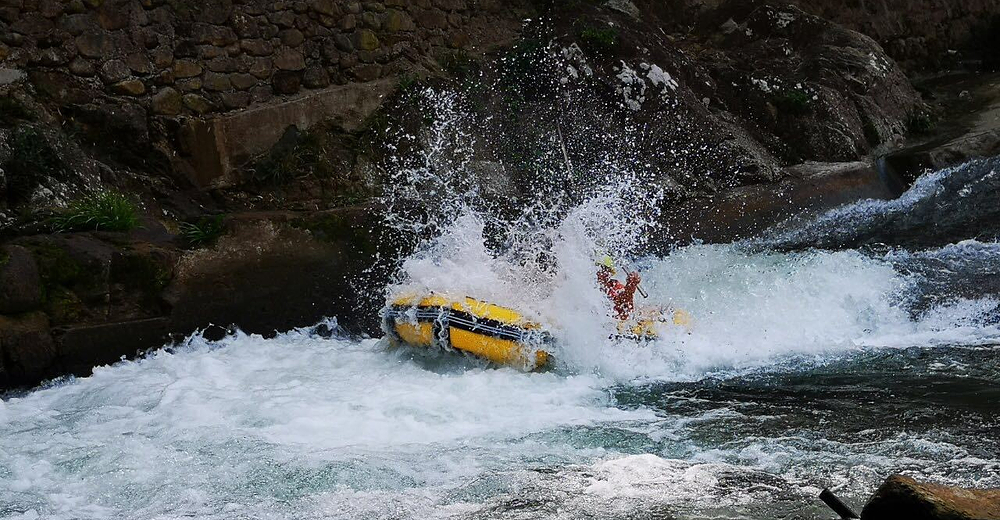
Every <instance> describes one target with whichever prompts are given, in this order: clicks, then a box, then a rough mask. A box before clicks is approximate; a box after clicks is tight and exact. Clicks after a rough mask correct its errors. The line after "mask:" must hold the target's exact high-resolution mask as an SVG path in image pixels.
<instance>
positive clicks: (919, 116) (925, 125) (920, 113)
mask: <svg viewBox="0 0 1000 520" xmlns="http://www.w3.org/2000/svg"><path fill="white" fill-rule="evenodd" d="M935 127H937V122H936V121H934V117H933V116H932V115H931V114H930V113H929V112H926V111H924V110H917V111H914V112H912V113H910V115H909V116H907V118H906V129H907V130H908V131H909V132H911V133H914V134H926V133H929V132H930V131H932V130H934V128H935Z"/></svg>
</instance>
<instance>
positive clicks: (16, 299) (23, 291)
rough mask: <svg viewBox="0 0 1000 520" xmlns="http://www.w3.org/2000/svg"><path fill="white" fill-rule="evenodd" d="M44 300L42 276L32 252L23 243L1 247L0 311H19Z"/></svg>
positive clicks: (6, 312)
mask: <svg viewBox="0 0 1000 520" xmlns="http://www.w3.org/2000/svg"><path fill="white" fill-rule="evenodd" d="M41 303H42V279H41V277H40V276H39V274H38V265H37V264H36V263H35V258H34V256H32V254H31V252H30V251H28V250H27V249H25V248H23V247H21V246H13V245H12V246H7V247H3V248H0V314H19V313H22V312H28V311H31V310H34V309H37V308H38V307H39V306H40V305H41Z"/></svg>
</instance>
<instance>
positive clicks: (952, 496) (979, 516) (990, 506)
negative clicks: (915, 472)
mask: <svg viewBox="0 0 1000 520" xmlns="http://www.w3.org/2000/svg"><path fill="white" fill-rule="evenodd" d="M861 518H862V520H883V519H885V520H888V519H896V518H906V519H908V520H1000V489H972V488H960V487H952V486H944V485H941V484H931V483H928V482H918V481H916V480H914V479H912V478H910V477H905V476H902V475H893V476H891V477H889V478H887V479H886V480H885V482H884V483H883V484H882V486H881V487H879V488H878V490H877V491H876V492H875V495H874V496H872V498H871V500H869V501H868V504H867V505H866V506H865V508H864V510H863V511H862V512H861Z"/></svg>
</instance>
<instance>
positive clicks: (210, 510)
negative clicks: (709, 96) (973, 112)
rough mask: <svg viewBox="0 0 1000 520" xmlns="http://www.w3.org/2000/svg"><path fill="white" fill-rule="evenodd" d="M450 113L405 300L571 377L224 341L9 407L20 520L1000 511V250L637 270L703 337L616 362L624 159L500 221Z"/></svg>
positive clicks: (5, 482) (631, 178)
mask: <svg viewBox="0 0 1000 520" xmlns="http://www.w3.org/2000/svg"><path fill="white" fill-rule="evenodd" d="M423 95H424V96H425V99H427V100H428V109H429V110H433V111H435V112H434V113H435V114H436V116H435V117H434V121H435V124H434V125H433V126H432V130H431V131H429V132H426V133H424V134H422V135H416V134H414V135H407V134H405V133H402V132H401V134H400V135H401V139H403V140H411V141H412V143H417V144H419V148H420V149H423V150H425V151H426V153H424V154H420V155H417V156H410V155H407V156H405V157H402V158H399V159H398V161H399V163H398V164H397V165H396V166H397V167H396V168H391V169H390V170H389V171H390V172H391V175H393V176H394V180H395V182H393V183H391V184H392V186H393V187H392V188H391V189H390V191H389V193H387V195H386V203H387V205H388V206H389V207H390V211H389V212H388V213H387V216H386V218H387V222H389V223H390V224H391V225H393V226H395V227H396V229H400V230H405V231H406V232H408V233H412V234H414V235H416V236H419V237H420V238H421V239H422V242H421V244H420V247H419V248H418V249H417V251H416V252H415V253H414V254H413V255H411V256H409V257H408V258H405V259H404V260H403V261H402V262H401V263H400V265H399V275H398V277H397V279H396V280H395V281H394V282H393V283H392V284H391V285H390V286H389V287H387V288H386V290H385V294H384V295H385V296H388V295H392V294H396V293H398V292H400V291H414V292H426V291H430V290H433V291H437V292H441V293H444V294H448V295H455V296H464V295H470V296H474V297H477V298H481V299H484V300H489V301H492V302H495V303H498V304H501V305H507V306H510V307H513V308H516V309H518V310H524V311H525V312H527V313H529V314H530V315H531V316H532V317H534V318H536V319H538V320H539V321H540V322H542V323H544V324H545V325H546V327H548V328H549V329H550V330H552V331H553V333H554V334H555V335H556V336H557V337H558V338H559V346H558V352H557V353H556V359H557V360H558V364H557V366H556V368H555V369H554V370H552V371H549V372H546V373H531V374H523V373H519V372H516V371H514V370H511V369H506V368H497V367H489V366H486V365H485V364H483V363H482V362H479V361H477V360H474V359H470V358H462V357H458V356H453V355H449V354H446V353H443V352H436V351H431V350H419V349H391V350H389V349H386V348H385V347H384V345H382V344H381V343H380V342H379V341H377V340H374V339H371V340H369V339H365V340H358V339H352V338H343V337H340V338H338V337H335V338H324V337H321V336H319V335H317V334H315V333H314V331H313V330H312V329H302V330H297V331H292V332H289V333H286V334H282V335H279V336H278V337H276V338H273V339H264V338H261V337H259V336H253V335H246V334H242V333H236V334H234V335H232V336H229V337H227V338H224V339H223V340H221V341H218V342H210V341H206V340H205V339H204V338H202V337H201V336H197V335H196V336H193V337H191V338H189V339H188V340H187V341H186V342H185V343H183V344H181V345H176V346H174V347H172V348H170V349H167V350H163V351H159V352H155V353H152V354H150V355H148V356H147V357H145V358H143V359H140V360H136V361H127V362H122V363H119V364H117V365H114V366H111V367H102V368H98V369H97V370H96V371H95V373H94V375H93V376H92V377H88V378H83V379H72V378H71V379H66V380H61V381H56V382H53V383H52V384H50V385H48V386H47V387H45V388H40V389H36V390H34V391H31V392H29V393H24V394H19V395H10V396H7V397H6V399H5V400H4V401H0V433H2V435H0V517H10V518H53V519H78V518H88V519H89V518H94V519H103V518H123V517H128V518H149V519H153V518H155V519H172V518H207V519H237V518H261V519H275V518H296V519H301V518H415V517H420V518H580V517H588V516H589V517H601V518H663V517H672V518H704V517H715V518H761V519H764V518H768V519H772V518H802V517H821V516H829V513H828V512H827V511H824V510H823V509H822V508H821V506H819V505H818V503H817V502H816V501H815V498H814V497H815V496H816V494H817V493H818V492H819V490H820V489H821V488H823V487H832V488H833V489H835V490H836V491H837V492H838V494H840V495H841V496H842V497H843V498H845V499H846V500H848V501H849V502H853V503H854V504H857V505H860V503H861V501H862V500H864V498H866V496H867V495H868V494H869V493H870V492H871V491H872V490H873V489H874V487H875V486H877V484H878V483H879V482H880V481H881V479H882V478H884V477H885V476H886V475H888V474H890V473H893V472H904V473H907V474H910V475H914V476H918V477H922V478H929V479H933V480H936V481H942V482H946V483H954V484H965V485H981V486H998V485H1000V458H998V456H997V454H998V453H1000V444H998V442H1000V441H998V440H997V439H1000V411H998V410H997V408H996V406H995V403H996V402H997V399H1000V392H998V390H997V388H1000V364H998V361H997V360H998V359H1000V357H998V356H997V347H996V345H997V344H1000V329H998V327H997V321H998V319H997V314H998V313H997V307H998V301H997V300H996V299H995V298H994V297H993V296H992V293H991V292H990V291H987V290H983V289H982V288H983V287H986V286H989V283H991V281H992V280H993V278H994V277H995V272H996V270H995V269H992V267H991V266H995V265H1000V246H998V245H997V244H994V243H991V242H975V241H964V242H959V243H956V244H947V245H944V246H941V247H936V248H933V249H926V250H912V251H911V250H906V249H901V248H883V249H871V250H863V251H862V250H855V249H845V250H841V251H820V250H805V251H793V252H774V251H769V250H760V249H759V248H749V247H746V245H745V244H744V245H741V244H730V245H712V246H709V245H694V246H689V247H684V248H680V249H677V250H675V251H672V252H671V254H669V255H668V256H666V257H664V258H642V259H639V261H638V262H637V264H638V265H639V266H640V267H641V268H642V269H641V270H642V273H643V277H644V285H645V287H646V288H647V289H648V291H649V293H650V297H649V300H647V301H643V302H642V303H648V304H651V305H674V306H677V307H680V308H684V309H686V310H688V311H689V312H690V313H691V314H692V315H693V316H694V318H695V323H694V326H693V327H692V329H691V330H690V333H689V332H688V331H685V330H679V329H670V330H667V331H665V332H664V334H663V335H662V337H661V338H660V339H659V340H658V341H655V342H645V343H635V342H631V343H630V342H628V341H611V340H609V339H608V336H609V332H610V331H613V330H614V321H613V320H612V319H611V318H609V310H610V309H609V304H608V302H607V300H606V298H605V297H604V295H603V294H602V293H601V291H600V290H599V289H598V288H597V287H596V283H595V278H594V263H593V256H594V250H595V249H596V248H603V249H606V250H609V251H611V252H612V253H613V254H614V255H616V256H619V257H627V256H628V255H629V254H630V253H633V252H634V251H638V250H641V249H642V248H641V245H642V244H643V241H645V240H648V239H649V237H650V236H651V234H652V233H655V232H656V226H655V222H656V215H657V213H656V208H657V207H658V205H659V203H660V201H659V200H658V195H657V194H656V193H653V194H652V195H648V194H645V193H644V192H643V186H644V185H645V183H644V180H643V179H644V178H643V176H642V175H641V174H637V173H633V172H632V171H631V170H630V169H629V168H628V164H629V163H628V161H627V160H624V159H621V158H620V157H617V158H616V157H615V156H613V155H608V156H605V157H603V158H601V159H600V160H599V161H596V162H594V163H592V164H580V165H574V170H573V171H570V169H569V168H564V169H553V170H550V171H548V172H547V175H550V176H551V177H552V178H553V179H555V181H554V182H552V185H555V186H558V185H559V184H560V183H564V184H567V185H568V184H572V187H573V189H572V190H571V191H572V194H571V195H565V196H559V195H558V194H556V191H552V192H551V193H552V196H551V197H546V198H530V197H528V198H524V199H521V198H516V197H515V198H512V199H508V200H506V201H499V202H498V200H497V199H496V198H491V197H490V196H488V195H487V194H484V193H481V192H479V191H477V190H479V189H480V187H479V185H478V184H477V183H476V181H475V179H474V177H473V174H474V172H475V171H477V170H476V168H477V167H478V166H477V164H476V163H477V161H476V159H475V157H476V156H477V155H476V153H474V152H475V150H476V149H477V148H479V147H481V146H483V144H482V143H480V142H478V141H476V140H475V139H473V138H472V136H473V135H475V133H474V132H472V131H471V130H470V125H472V124H474V121H471V120H470V119H469V118H468V117H467V116H466V115H464V112H463V108H462V103H463V101H462V99H460V98H458V97H454V95H453V94H447V93H434V92H427V93H425V94H423ZM412 143H411V144H412ZM400 147H401V148H402V147H404V146H403V145H400ZM480 166H481V165H480ZM574 171H575V172H576V173H574ZM581 172H582V174H581ZM941 175H944V176H947V175H948V174H941ZM581 177H582V178H583V180H582V181H581V180H580V178H581ZM976 186H979V188H977V187H976ZM981 186H982V184H978V185H976V184H971V183H970V189H972V190H976V189H981ZM924 196H925V195H914V194H910V197H913V198H916V199H921V197H924ZM514 199H516V200H514ZM921 200H922V199H921ZM511 201H514V202H516V204H517V205H519V207H520V208H521V211H510V207H508V206H505V204H506V203H511ZM871 204H874V203H871ZM886 204H890V203H886ZM413 208H417V209H416V210H414V209H413ZM866 214H867V213H866ZM859 218H866V217H859ZM838 225H839V226H844V227H850V226H851V225H854V224H852V222H851V221H850V220H849V219H848V220H844V219H841V220H839V224H838ZM857 225H858V227H859V228H860V227H862V224H857ZM976 282H979V283H976ZM976 289H978V290H976Z"/></svg>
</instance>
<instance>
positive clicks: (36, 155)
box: [2, 127, 64, 204]
mask: <svg viewBox="0 0 1000 520" xmlns="http://www.w3.org/2000/svg"><path fill="white" fill-rule="evenodd" d="M2 167H3V169H4V171H6V172H7V174H8V180H7V183H8V184H7V201H8V202H9V203H11V204H17V203H19V202H22V201H25V200H27V199H28V198H29V197H31V194H32V192H33V191H34V189H35V187H36V186H37V185H38V183H39V178H41V177H45V176H57V175H58V174H59V173H61V172H62V171H63V169H64V165H63V163H62V160H61V159H60V158H59V154H57V153H56V151H55V150H54V149H53V148H52V146H51V145H50V144H49V142H48V140H47V139H46V138H45V135H44V134H43V133H42V132H41V131H39V130H37V129H35V128H31V127H20V128H18V129H16V130H15V131H14V132H13V134H12V135H11V137H10V155H9V156H8V157H7V160H5V161H4V162H3V165H2Z"/></svg>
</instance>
